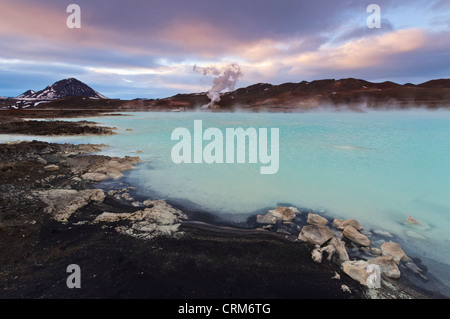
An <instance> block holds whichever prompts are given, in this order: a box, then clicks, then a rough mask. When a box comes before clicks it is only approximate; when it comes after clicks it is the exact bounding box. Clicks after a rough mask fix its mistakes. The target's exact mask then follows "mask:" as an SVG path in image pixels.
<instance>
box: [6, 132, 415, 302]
mask: <svg viewBox="0 0 450 319" xmlns="http://www.w3.org/2000/svg"><path fill="white" fill-rule="evenodd" d="M96 149H97V148H96V147H95V146H91V145H79V146H75V145H71V144H51V143H46V142H36V141H33V142H23V143H13V144H0V163H1V164H0V171H1V176H2V180H1V184H0V251H1V254H0V282H1V283H2V284H1V287H0V298H8V299H9V298H57V299H59V298H153V299H159V298H170V299H179V298H183V299H184V298H197V299H198V298H200V299H203V298H220V299H222V298H236V299H238V298H257V299H261V298H277V299H291V298H302V299H305V298H320V299H322V298H333V299H338V298H358V299H359V298H367V297H368V295H367V289H365V288H364V287H363V286H361V285H360V284H359V283H357V282H356V281H354V280H352V279H350V277H348V276H346V275H345V274H344V273H343V272H342V271H341V270H340V268H339V266H338V265H337V264H336V263H335V262H333V260H332V261H327V260H326V259H325V260H324V261H323V262H322V264H317V263H314V262H313V261H312V259H311V250H312V248H313V247H312V245H311V244H307V243H304V242H296V241H292V240H288V239H286V238H285V235H283V234H279V233H275V232H269V231H266V230H259V229H241V228H236V227H223V226H218V225H216V226H214V225H210V224H207V223H203V222H192V221H187V222H184V223H183V224H182V226H181V227H180V230H181V231H183V232H184V234H183V235H182V236H179V237H177V238H170V237H159V238H156V239H153V240H141V239H136V238H134V237H129V236H126V235H122V234H119V233H117V232H116V231H115V230H114V226H115V225H113V227H102V225H101V224H92V223H84V222H83V221H89V220H92V219H93V218H95V216H97V215H99V214H101V213H102V212H105V211H108V212H133V211H136V210H138V209H139V208H136V207H133V206H132V205H130V203H129V202H127V201H125V200H118V199H116V198H114V197H111V196H106V199H105V200H104V201H103V202H102V203H95V202H91V203H90V204H88V205H87V206H84V207H83V208H81V209H79V210H78V211H77V212H76V213H75V214H74V215H72V216H71V217H70V219H69V221H68V223H60V222H57V221H55V220H53V219H52V218H51V217H50V216H49V215H48V214H46V213H44V207H45V204H44V203H43V202H41V201H40V200H39V198H37V197H35V196H31V192H32V191H33V190H36V189H40V190H42V189H50V188H70V189H75V190H82V189H87V188H93V187H95V185H91V184H89V183H87V182H86V181H83V180H81V179H80V178H77V177H78V176H77V175H76V174H74V173H73V171H74V170H73V168H74V166H76V165H77V163H79V162H81V163H83V167H84V168H86V167H88V166H89V165H88V164H92V165H95V164H98V162H99V161H100V162H101V161H104V160H105V156H98V155H89V154H88V153H89V152H94V151H96ZM42 159H44V160H45V161H46V162H47V164H48V163H52V164H57V165H59V167H60V169H59V170H58V171H57V172H53V171H46V170H44V169H43V167H44V165H45V164H44V163H42ZM86 163H88V164H86ZM78 172H79V174H81V173H83V172H81V171H79V170H78ZM117 187H118V188H120V187H123V186H122V185H121V183H120V180H119V181H117ZM186 213H187V214H188V215H189V212H186ZM202 218H203V219H204V220H207V219H208V218H207V216H206V213H203V217H202ZM209 220H214V218H209ZM80 222H81V223H80ZM116 225H118V223H117V224H116ZM70 264H78V265H79V266H80V267H81V285H82V287H81V289H69V288H67V286H66V279H67V277H68V275H69V274H68V273H66V268H67V266H68V265H70ZM335 272H338V273H339V274H340V275H341V279H340V280H336V279H331V277H333V276H334V275H335ZM391 283H392V284H394V285H395V286H396V288H395V289H393V290H390V289H388V288H383V289H388V291H386V293H387V296H391V297H398V298H405V297H408V298H423V297H424V295H421V294H419V293H417V292H415V291H413V290H411V289H409V288H407V287H404V286H402V285H400V284H399V283H396V282H395V281H393V282H391ZM341 285H347V286H348V287H349V288H350V289H351V291H352V293H348V292H344V291H342V289H341ZM383 289H382V290H383Z"/></svg>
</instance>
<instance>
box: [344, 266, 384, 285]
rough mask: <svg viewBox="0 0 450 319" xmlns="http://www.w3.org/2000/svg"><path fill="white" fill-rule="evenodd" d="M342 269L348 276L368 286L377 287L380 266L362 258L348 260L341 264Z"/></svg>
mask: <svg viewBox="0 0 450 319" xmlns="http://www.w3.org/2000/svg"><path fill="white" fill-rule="evenodd" d="M342 270H343V271H344V273H346V274H347V275H348V276H350V277H351V278H353V279H354V280H356V281H358V282H359V283H360V284H361V285H364V286H368V287H369V288H379V287H380V284H379V282H380V278H379V272H380V267H379V266H378V265H376V264H370V263H368V262H367V261H364V260H348V261H346V262H344V263H343V264H342Z"/></svg>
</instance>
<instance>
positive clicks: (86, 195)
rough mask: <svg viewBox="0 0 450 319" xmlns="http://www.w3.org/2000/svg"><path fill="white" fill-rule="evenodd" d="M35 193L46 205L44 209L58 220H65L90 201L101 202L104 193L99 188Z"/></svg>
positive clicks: (51, 190) (52, 190)
mask: <svg viewBox="0 0 450 319" xmlns="http://www.w3.org/2000/svg"><path fill="white" fill-rule="evenodd" d="M37 195H38V196H39V197H40V199H41V200H42V201H43V202H44V203H45V204H46V205H47V206H46V207H45V209H44V211H45V212H46V213H49V214H51V215H52V217H53V218H54V219H55V220H57V221H60V222H67V221H68V219H69V217H70V216H71V215H72V214H73V213H74V212H75V211H77V210H78V209H79V208H81V207H84V206H86V205H87V204H89V203H90V202H92V201H94V202H103V200H104V199H105V194H104V193H103V191H102V190H101V189H84V190H81V191H76V190H73V189H50V190H46V191H42V192H37Z"/></svg>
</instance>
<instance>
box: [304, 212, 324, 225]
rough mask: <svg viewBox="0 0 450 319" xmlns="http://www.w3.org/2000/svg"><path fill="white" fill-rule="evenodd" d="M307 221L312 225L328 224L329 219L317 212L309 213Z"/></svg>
mask: <svg viewBox="0 0 450 319" xmlns="http://www.w3.org/2000/svg"><path fill="white" fill-rule="evenodd" d="M306 222H307V223H308V224H310V225H326V224H328V220H327V219H326V218H324V217H322V216H320V215H317V214H312V213H309V214H308V219H307V220H306Z"/></svg>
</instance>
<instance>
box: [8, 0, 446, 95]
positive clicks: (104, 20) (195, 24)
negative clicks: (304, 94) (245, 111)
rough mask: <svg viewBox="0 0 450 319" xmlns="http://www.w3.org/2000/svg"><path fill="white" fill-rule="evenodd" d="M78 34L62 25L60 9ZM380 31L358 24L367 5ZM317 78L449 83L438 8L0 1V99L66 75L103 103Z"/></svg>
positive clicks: (204, 0)
mask: <svg viewBox="0 0 450 319" xmlns="http://www.w3.org/2000/svg"><path fill="white" fill-rule="evenodd" d="M72 3H75V4H78V5H79V6H80V8H81V28H73V29H71V28H68V27H67V23H66V21H67V18H68V17H69V15H70V13H67V11H66V10H67V7H68V5H70V4H72ZM371 3H375V4H378V5H379V6H380V8H381V28H379V29H377V28H373V29H370V28H368V27H367V18H368V17H369V16H370V13H367V12H366V8H367V6H368V5H369V4H371ZM230 63H237V64H238V65H239V66H240V67H241V69H242V72H243V77H242V78H241V79H240V81H239V82H238V83H237V87H243V86H247V85H250V84H254V83H259V82H267V83H272V84H280V83H284V82H300V81H303V80H307V81H310V80H316V79H329V78H335V79H339V78H348V77H355V78H363V79H366V80H371V81H377V82H378V81H385V80H391V81H395V82H398V83H406V82H412V83H421V82H424V81H427V80H430V79H435V78H450V0H399V1H393V0H391V1H388V0H368V1H365V0H314V1H304V0H226V1H217V0H127V1H125V0H89V1H88V0H69V1H65V0H0V96H17V95H19V94H21V93H22V92H24V91H26V90H28V89H33V90H36V91H37V90H40V89H43V88H44V87H45V86H47V85H49V84H52V83H54V82H56V81H58V80H61V79H64V78H69V77H75V78H78V79H79V80H81V81H83V82H85V83H86V84H88V85H90V86H91V87H93V88H94V89H95V90H97V91H99V92H101V93H102V94H104V95H106V96H108V97H111V98H121V99H129V98H136V97H142V98H163V97H167V96H171V95H174V94H177V93H192V92H203V91H206V90H208V89H209V87H210V85H211V81H212V78H211V77H208V76H202V75H200V74H199V73H196V72H194V71H193V66H194V65H197V66H201V67H207V66H216V67H219V68H220V67H222V66H225V65H228V64H230Z"/></svg>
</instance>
